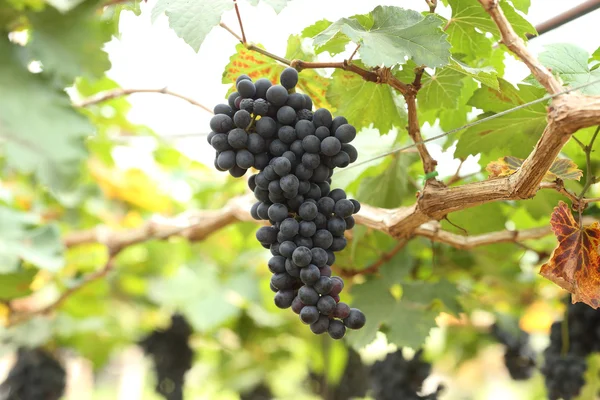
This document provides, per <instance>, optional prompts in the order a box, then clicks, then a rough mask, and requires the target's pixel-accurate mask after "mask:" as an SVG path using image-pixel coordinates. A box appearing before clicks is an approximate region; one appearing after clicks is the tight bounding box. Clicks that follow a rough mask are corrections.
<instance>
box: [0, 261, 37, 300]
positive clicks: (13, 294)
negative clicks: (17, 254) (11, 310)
mask: <svg viewBox="0 0 600 400" xmlns="http://www.w3.org/2000/svg"><path fill="white" fill-rule="evenodd" d="M36 274H37V271H36V270H34V269H27V270H23V271H19V272H14V273H11V274H2V275H0V300H4V301H6V300H11V299H16V298H19V297H25V296H28V295H30V294H31V288H30V285H31V282H32V281H33V278H34V277H35V275H36Z"/></svg>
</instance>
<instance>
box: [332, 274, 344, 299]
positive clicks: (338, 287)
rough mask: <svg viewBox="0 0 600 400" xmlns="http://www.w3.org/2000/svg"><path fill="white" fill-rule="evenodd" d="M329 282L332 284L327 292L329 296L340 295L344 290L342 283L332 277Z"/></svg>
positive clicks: (336, 277) (335, 277) (340, 280)
mask: <svg viewBox="0 0 600 400" xmlns="http://www.w3.org/2000/svg"><path fill="white" fill-rule="evenodd" d="M331 280H332V282H333V286H332V287H331V292H329V294H330V295H331V296H335V295H338V294H340V293H341V292H342V290H343V289H344V281H343V280H342V278H340V277H339V276H333V277H332V278H331Z"/></svg>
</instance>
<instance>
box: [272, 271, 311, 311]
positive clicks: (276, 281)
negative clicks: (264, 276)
mask: <svg viewBox="0 0 600 400" xmlns="http://www.w3.org/2000/svg"><path fill="white" fill-rule="evenodd" d="M271 283H272V284H273V286H275V287H276V288H277V289H279V290H288V289H292V288H293V287H294V285H295V283H296V279H295V278H294V277H293V276H291V275H289V274H288V273H287V272H282V273H279V274H273V276H271ZM305 304H306V303H305Z"/></svg>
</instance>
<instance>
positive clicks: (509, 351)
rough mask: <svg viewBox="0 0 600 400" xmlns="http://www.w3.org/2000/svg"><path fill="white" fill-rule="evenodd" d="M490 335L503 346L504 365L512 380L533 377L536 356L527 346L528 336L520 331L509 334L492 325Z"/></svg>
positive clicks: (496, 325)
mask: <svg viewBox="0 0 600 400" xmlns="http://www.w3.org/2000/svg"><path fill="white" fill-rule="evenodd" d="M491 333H492V335H493V336H494V337H495V338H496V339H497V340H498V341H499V342H500V343H502V344H503V345H504V346H505V352H504V365H506V368H507V369H508V372H509V374H510V376H511V378H512V379H514V380H516V381H524V380H527V379H529V378H531V377H532V376H533V373H534V372H535V369H536V363H535V357H536V354H535V352H534V351H533V349H532V348H531V346H530V345H529V334H528V333H527V332H525V331H523V330H521V329H519V330H518V331H517V332H514V333H513V332H509V331H508V330H505V329H502V328H501V327H500V326H499V325H498V324H494V325H493V326H492V329H491Z"/></svg>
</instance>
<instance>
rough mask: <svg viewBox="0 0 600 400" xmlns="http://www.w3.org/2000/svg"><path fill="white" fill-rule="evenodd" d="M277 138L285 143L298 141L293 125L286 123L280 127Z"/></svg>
mask: <svg viewBox="0 0 600 400" xmlns="http://www.w3.org/2000/svg"><path fill="white" fill-rule="evenodd" d="M282 108H283V107H282ZM282 108H281V109H282ZM281 109H280V110H281ZM277 138H278V139H279V140H281V141H282V142H283V143H285V144H292V143H294V142H295V141H296V130H295V129H294V128H292V127H291V126H288V125H284V126H282V127H281V128H279V131H278V132H277Z"/></svg>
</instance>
